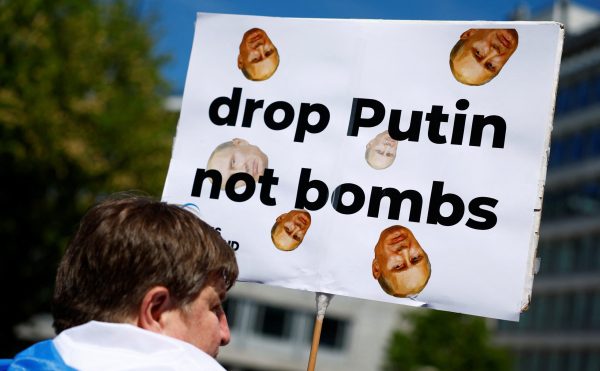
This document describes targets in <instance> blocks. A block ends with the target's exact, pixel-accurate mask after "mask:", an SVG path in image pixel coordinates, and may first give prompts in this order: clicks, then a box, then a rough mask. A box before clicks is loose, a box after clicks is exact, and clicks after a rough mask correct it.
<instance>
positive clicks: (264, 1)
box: [136, 0, 600, 94]
mask: <svg viewBox="0 0 600 371" xmlns="http://www.w3.org/2000/svg"><path fill="white" fill-rule="evenodd" d="M575 2H576V3H578V4H581V5H583V6H587V7H590V8H593V9H596V10H598V11H600V0H578V1H575ZM552 3H553V0H454V1H449V0H302V1H291V0H138V1H137V2H136V4H137V6H138V7H139V11H140V13H141V14H143V15H154V16H155V17H156V18H157V19H156V23H155V27H154V33H155V37H156V40H157V42H158V43H157V47H156V52H157V53H158V54H167V55H170V56H171V61H170V62H169V63H167V64H166V65H165V66H164V67H163V69H162V72H163V75H164V76H165V78H166V79H167V81H169V82H170V83H171V85H172V90H173V93H174V94H182V93H183V86H184V82H185V75H186V73H187V66H188V61H189V56H190V51H191V47H192V39H193V36H194V21H195V14H196V12H210V13H228V14H247V15H263V16H276V17H303V18H361V19H407V20H460V21H474V20H485V21H503V20H507V19H508V18H509V16H510V14H511V13H512V12H513V11H514V10H515V9H516V8H517V7H518V6H520V5H524V4H525V5H527V6H528V7H529V9H530V10H531V12H532V13H534V14H535V13H536V11H539V10H540V9H543V8H545V7H548V6H551V4H552Z"/></svg>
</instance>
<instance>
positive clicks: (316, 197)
mask: <svg viewBox="0 0 600 371" xmlns="http://www.w3.org/2000/svg"><path fill="white" fill-rule="evenodd" d="M562 37H563V30H562V28H561V26H560V25H559V24H557V23H551V22H535V23H532V22H416V21H412V22H408V21H385V20H331V19H294V18H271V17H256V16H239V15H235V16H234V15H218V14H199V15H198V19H197V22H196V33H195V37H194V43H193V48H192V53H191V58H190V65H189V70H188V75H187V80H186V85H185V92H184V96H183V103H182V110H181V116H180V120H179V124H178V128H177V135H176V138H175V144H174V149H173V154H172V160H171V164H170V167H169V173H168V176H167V180H166V184H165V189H164V193H163V199H164V200H165V201H168V202H172V203H177V204H182V205H187V206H186V207H189V208H190V209H191V210H194V211H195V212H196V213H197V214H198V215H199V216H200V217H201V218H203V219H204V220H206V221H207V222H208V223H209V224H211V225H213V226H214V227H215V228H218V230H219V231H220V232H221V234H222V236H223V237H224V238H225V239H226V240H227V241H228V242H229V244H230V245H231V246H232V248H234V249H235V250H236V255H237V258H238V262H239V265H240V278H239V279H240V280H242V281H251V282H259V283H264V284H269V285H276V286H283V287H288V288H294V289H301V290H310V291H315V292H326V293H331V294H335V295H346V296H352V297H357V298H363V299H369V300H379V301H385V302H390V303H399V304H406V305H413V306H415V305H417V306H420V305H426V306H429V307H433V308H437V309H442V310H450V311H456V312H462V313H469V314H476V315H482V316H488V317H494V318H501V319H510V320H516V319H518V315H519V313H520V312H521V309H522V308H523V307H524V306H525V305H526V304H527V303H528V296H529V294H530V290H531V282H532V279H533V275H532V266H533V258H534V253H535V248H536V245H537V230H538V227H539V215H540V214H539V210H540V208H541V196H542V193H543V184H544V179H545V173H546V163H547V153H548V148H549V140H550V131H551V126H552V115H553V107H554V100H555V93H556V84H557V76H558V69H559V61H560V53H561V47H562Z"/></svg>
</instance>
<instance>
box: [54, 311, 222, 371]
mask: <svg viewBox="0 0 600 371" xmlns="http://www.w3.org/2000/svg"><path fill="white" fill-rule="evenodd" d="M53 343H54V346H55V347H56V349H57V350H58V353H59V354H60V356H61V357H62V359H63V360H64V361H65V363H66V364H67V365H69V366H71V367H73V368H76V369H78V370H84V371H88V370H90V371H94V370H98V371H100V370H102V371H106V370H123V371H124V370H152V371H159V370H161V371H166V370H202V371H225V369H224V368H223V367H221V365H219V364H218V363H217V361H215V359H214V358H212V357H211V356H209V355H208V354H206V353H204V352H203V351H201V350H200V349H198V348H196V347H194V346H193V345H191V344H188V343H186V342H184V341H181V340H177V339H174V338H171V337H168V336H165V335H160V334H156V333H154V332H151V331H147V330H144V329H141V328H139V327H136V326H133V325H129V324H123V323H118V324H117V323H106V322H96V321H91V322H88V323H86V324H85V325H81V326H77V327H73V328H70V329H68V330H65V331H63V332H61V333H60V335H58V336H57V337H56V338H55V339H54V340H53Z"/></svg>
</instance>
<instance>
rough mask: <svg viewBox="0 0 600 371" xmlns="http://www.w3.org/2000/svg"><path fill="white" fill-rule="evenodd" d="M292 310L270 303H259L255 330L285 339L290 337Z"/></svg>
mask: <svg viewBox="0 0 600 371" xmlns="http://www.w3.org/2000/svg"><path fill="white" fill-rule="evenodd" d="M291 317H292V312H291V311H289V310H287V309H284V308H279V307H274V306H270V305H259V306H258V308H257V318H256V326H255V328H254V329H255V331H256V332H257V333H258V334H261V335H265V336H268V337H273V338H278V339H287V338H289V337H290V325H291Z"/></svg>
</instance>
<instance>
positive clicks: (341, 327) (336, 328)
mask: <svg viewBox="0 0 600 371" xmlns="http://www.w3.org/2000/svg"><path fill="white" fill-rule="evenodd" d="M347 327H348V321H346V320H342V319H336V318H327V317H325V319H324V320H323V329H322V330H321V342H320V345H321V346H323V347H326V348H332V349H342V348H344V345H345V344H344V343H345V339H346V331H347Z"/></svg>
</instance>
